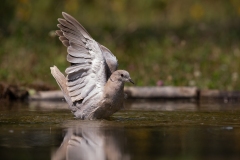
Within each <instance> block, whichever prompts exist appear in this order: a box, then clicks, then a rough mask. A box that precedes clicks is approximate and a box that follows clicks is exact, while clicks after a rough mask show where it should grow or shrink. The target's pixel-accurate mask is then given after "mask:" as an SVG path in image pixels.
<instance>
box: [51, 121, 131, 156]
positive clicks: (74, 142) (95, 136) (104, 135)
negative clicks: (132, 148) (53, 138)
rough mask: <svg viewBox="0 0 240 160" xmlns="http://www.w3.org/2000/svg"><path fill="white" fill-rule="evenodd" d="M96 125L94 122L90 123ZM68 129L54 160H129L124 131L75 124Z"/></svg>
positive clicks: (97, 125)
mask: <svg viewBox="0 0 240 160" xmlns="http://www.w3.org/2000/svg"><path fill="white" fill-rule="evenodd" d="M89 123H94V122H89ZM71 126H72V127H69V128H67V132H66V134H65V137H64V139H63V142H62V144H61V146H60V147H59V148H58V149H57V150H56V151H55V152H53V154H52V160H64V159H66V160H118V159H119V160H120V159H121V160H122V159H123V160H128V159H130V156H129V154H127V152H126V150H127V149H126V148H124V146H126V145H125V142H126V140H125V137H124V129H123V128H116V127H115V128H112V127H106V126H105V127H104V126H102V125H100V124H96V123H95V124H94V125H92V124H90V125H87V124H81V125H79V124H74V125H71Z"/></svg>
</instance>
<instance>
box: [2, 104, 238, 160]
mask: <svg viewBox="0 0 240 160" xmlns="http://www.w3.org/2000/svg"><path fill="white" fill-rule="evenodd" d="M125 106H126V107H125V109H124V110H122V111H120V112H118V113H116V114H114V115H113V116H112V117H110V118H109V119H107V120H98V121H81V120H77V119H75V118H74V117H73V115H72V114H71V112H70V111H69V110H68V109H67V105H66V103H64V102H31V103H10V104H4V103H2V104H1V106H0V155H1V159H6V160H7V159H57V160H58V159H67V158H68V159H99V160H101V159H125V160H128V159H137V160H138V159H240V104H238V103H231V104H228V103H227V104H225V103H211V104H209V103H204V104H203V103H200V104H197V103H195V102H177V103H176V102H173V101H164V102H163V101H156V100H155V101H145V100H137V101H136V100H135V101H133V100H129V101H127V103H126V105H125Z"/></svg>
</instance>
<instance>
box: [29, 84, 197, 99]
mask: <svg viewBox="0 0 240 160" xmlns="http://www.w3.org/2000/svg"><path fill="white" fill-rule="evenodd" d="M124 92H125V93H126V94H127V95H128V98H196V97H197V96H198V89H197V88H195V87H170V86H166V87H125V88H124ZM29 99H30V100H59V99H64V97H63V94H62V92H61V91H39V92H36V93H35V94H33V95H30V96H29Z"/></svg>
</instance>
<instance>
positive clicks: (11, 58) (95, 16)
mask: <svg viewBox="0 0 240 160" xmlns="http://www.w3.org/2000/svg"><path fill="white" fill-rule="evenodd" d="M62 11H65V12H67V13H69V14H71V15H72V16H74V17H75V18H76V19H77V20H79V22H80V23H81V24H82V25H83V26H84V27H85V28H86V29H87V30H88V32H89V33H90V34H91V35H92V37H94V38H95V40H97V41H98V42H100V43H101V44H103V45H105V46H106V47H108V48H109V49H110V50H111V51H112V52H113V53H114V54H115V55H116V57H117V58H118V61H119V68H121V69H125V70H128V71H129V72H130V74H131V77H132V79H134V80H135V81H136V82H137V85H141V86H143V85H156V83H157V82H158V81H163V82H164V84H165V85H174V86H197V87H200V88H202V89H204V88H216V89H225V90H240V77H239V76H240V60H239V58H240V1H239V0H230V1H225V0H219V1H207V0H194V1H193V0H182V1H177V0H168V1H167V0H158V1H155V0H148V1H138V0H131V1H128V0H121V1H119V0H112V1H97V0H49V1H41V0H11V1H7V0H3V1H2V2H1V6H0V13H1V19H0V44H1V46H0V81H6V82H9V83H21V84H26V85H28V84H32V83H35V82H44V83H46V84H50V85H54V86H55V87H56V86H57V85H56V82H55V80H54V79H53V77H52V76H51V74H50V69H49V67H50V66H53V65H56V66H58V67H59V68H60V70H62V71H64V69H65V68H66V67H67V66H68V65H69V64H68V63H67V61H66V60H65V57H66V48H65V47H64V46H63V45H62V44H61V43H60V42H59V40H58V38H57V37H56V36H54V35H55V34H54V30H56V29H57V27H56V24H57V18H59V17H62V16H61V12H62Z"/></svg>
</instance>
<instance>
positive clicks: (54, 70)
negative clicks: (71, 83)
mask: <svg viewBox="0 0 240 160" xmlns="http://www.w3.org/2000/svg"><path fill="white" fill-rule="evenodd" d="M50 69H51V73H52V75H53V77H54V78H55V80H56V81H57V83H58V85H59V87H60V88H61V90H62V92H63V95H64V97H65V99H66V101H67V103H68V105H69V107H70V108H71V106H72V101H71V97H70V96H69V94H68V90H67V86H66V78H65V76H64V75H63V74H62V73H61V72H60V71H59V69H58V68H57V67H56V66H53V67H50Z"/></svg>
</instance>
